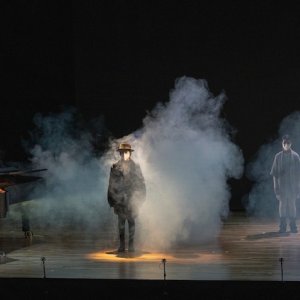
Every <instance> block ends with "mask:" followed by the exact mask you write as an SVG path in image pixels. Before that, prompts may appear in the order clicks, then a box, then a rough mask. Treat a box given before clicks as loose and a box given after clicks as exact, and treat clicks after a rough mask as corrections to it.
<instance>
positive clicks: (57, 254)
mask: <svg viewBox="0 0 300 300" xmlns="http://www.w3.org/2000/svg"><path fill="white" fill-rule="evenodd" d="M0 225H1V230H0V251H1V252H0V254H1V256H0V278H67V279H73V278H79V279H80V278H81V279H146V280H147V279H151V280H157V279H159V280H161V279H164V266H165V276H166V277H165V278H166V279H170V280H247V281H248V280H250V281H251V280H253V281H281V280H284V281H298V280H300V247H299V244H300V235H299V234H291V233H289V232H288V233H286V234H281V235H280V234H278V233H277V229H278V225H277V222H276V220H262V219H257V218H249V217H246V215H245V214H244V213H243V212H234V213H231V215H230V217H229V218H228V219H227V220H226V221H225V222H224V225H223V228H222V230H221V232H220V236H219V238H218V239H217V241H216V242H213V243H208V244H206V245H199V246H193V247H181V248H176V249H174V250H173V251H172V252H155V251H152V252H150V251H147V249H142V250H139V251H137V252H136V253H134V254H127V253H125V254H123V255H118V254H117V253H114V252H113V250H114V249H115V247H114V246H117V243H116V242H117V241H112V239H111V235H112V233H110V232H102V233H100V232H97V233H94V234H92V235H89V236H87V235H86V234H82V232H80V231H78V230H68V231H63V232H60V233H59V232H56V231H53V232H52V231H51V229H49V230H47V232H45V231H44V232H42V231H35V232H34V235H33V239H32V240H27V239H25V238H24V234H23V233H22V231H21V230H20V224H17V226H16V223H15V222H11V221H10V220H9V219H8V220H7V219H1V220H0ZM33 231H34V229H33ZM281 258H282V260H280V259H281ZM163 259H165V260H166V262H165V264H164V263H163Z"/></svg>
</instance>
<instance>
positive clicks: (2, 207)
mask: <svg viewBox="0 0 300 300" xmlns="http://www.w3.org/2000/svg"><path fill="white" fill-rule="evenodd" d="M46 170H47V169H34V170H18V169H14V168H0V188H1V192H0V218H5V217H6V214H7V212H8V209H9V206H10V205H12V204H15V203H19V202H24V201H29V200H32V197H31V196H32V192H33V190H34V188H35V187H36V185H37V184H40V183H42V181H43V177H42V176H32V175H30V174H32V173H38V172H42V171H46Z"/></svg>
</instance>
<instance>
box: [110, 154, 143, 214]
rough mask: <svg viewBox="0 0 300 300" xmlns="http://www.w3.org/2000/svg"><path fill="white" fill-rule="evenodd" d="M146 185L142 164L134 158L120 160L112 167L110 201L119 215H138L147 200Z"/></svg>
mask: <svg viewBox="0 0 300 300" xmlns="http://www.w3.org/2000/svg"><path fill="white" fill-rule="evenodd" d="M145 197H146V186H145V181H144V177H143V174H142V171H141V168H140V166H139V165H138V164H137V163H135V162H134V161H133V160H132V159H129V160H128V161H123V160H119V161H118V162H117V163H115V164H113V165H112V167H111V169H110V176H109V185H108V193H107V198H108V203H109V205H110V206H111V207H113V208H114V212H115V213H116V214H117V215H122V216H124V217H134V218H135V217H137V215H138V211H139V208H140V206H141V204H142V203H143V202H144V201H145Z"/></svg>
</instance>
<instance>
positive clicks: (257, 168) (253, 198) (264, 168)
mask: <svg viewBox="0 0 300 300" xmlns="http://www.w3.org/2000/svg"><path fill="white" fill-rule="evenodd" d="M285 134H289V135H290V136H291V138H292V141H293V145H292V149H294V150H295V151H296V152H298V153H299V149H300V112H293V113H292V114H290V115H288V116H286V117H285V118H284V119H283V120H282V122H281V124H280V126H279V130H278V134H277V136H276V137H275V138H274V139H273V140H270V141H269V142H268V143H266V144H264V145H262V146H261V147H260V148H259V149H258V152H257V154H256V156H255V157H254V159H253V160H252V161H251V162H250V163H249V164H248V165H247V168H246V176H247V177H248V178H249V179H250V180H252V181H253V186H252V189H251V191H250V193H249V195H246V196H245V198H244V206H245V208H246V210H247V212H248V214H249V215H254V216H260V217H271V218H273V217H276V216H278V201H277V199H276V197H275V194H274V190H273V179H272V177H271V176H270V171H271V167H272V163H273V160H274V156H275V154H276V153H278V152H279V151H281V150H282V146H281V141H282V136H283V135H285Z"/></svg>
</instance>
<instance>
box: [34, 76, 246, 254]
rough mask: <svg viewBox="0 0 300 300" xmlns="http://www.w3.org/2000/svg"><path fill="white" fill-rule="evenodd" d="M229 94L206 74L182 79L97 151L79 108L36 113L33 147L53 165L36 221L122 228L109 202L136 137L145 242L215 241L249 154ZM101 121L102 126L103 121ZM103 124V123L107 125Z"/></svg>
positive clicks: (151, 245) (41, 162)
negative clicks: (228, 105)
mask: <svg viewBox="0 0 300 300" xmlns="http://www.w3.org/2000/svg"><path fill="white" fill-rule="evenodd" d="M225 100H226V96H225V94H224V93H221V94H220V95H218V96H214V95H213V94H212V93H211V92H210V91H209V89H208V86H207V83H206V81H205V80H201V79H199V80H198V79H194V78H189V77H182V78H179V79H177V80H176V82H175V88H174V89H173V90H172V91H171V92H170V99H169V101H168V102H166V103H158V104H157V105H156V107H155V108H154V109H153V111H152V112H151V113H149V114H148V115H147V116H146V117H145V119H144V120H143V127H142V128H140V129H138V130H137V131H136V132H133V133H132V134H129V135H128V136H124V137H123V138H121V139H115V138H113V137H111V139H110V140H109V143H108V144H109V147H108V150H107V151H105V152H102V153H101V156H99V155H96V154H95V152H94V150H93V146H92V141H91V139H92V137H91V134H90V132H89V130H87V129H84V130H83V127H80V126H79V125H78V122H77V121H76V118H75V112H74V111H67V112H64V113H61V114H57V115H48V116H41V115H38V116H36V118H35V124H36V131H35V132H34V133H33V136H32V140H33V141H35V143H34V146H32V147H31V154H32V156H33V159H32V162H33V165H34V167H37V168H40V167H43V168H47V169H48V170H47V172H46V173H45V179H46V185H45V186H44V187H43V189H42V190H37V191H36V194H37V195H38V197H40V198H41V199H40V200H38V201H35V202H34V203H33V204H32V206H31V211H30V216H31V220H32V221H34V222H35V224H34V226H37V225H39V226H44V227H45V228H47V226H51V228H52V229H54V228H57V229H58V230H60V229H61V228H63V227H64V226H80V228H82V229H84V230H86V231H87V232H88V231H89V230H91V229H95V228H97V229H100V228H102V229H103V228H105V227H106V226H109V228H110V229H111V228H112V227H114V229H115V231H116V236H114V237H111V238H112V240H113V239H115V238H116V237H117V230H116V229H117V228H116V223H117V219H116V215H114V214H113V211H112V209H111V208H109V205H108V202H107V187H108V177H109V171H110V166H111V165H112V163H114V162H116V161H117V160H118V159H119V157H118V153H117V151H116V148H117V144H118V143H119V142H121V141H127V142H130V143H132V146H133V147H134V149H135V151H134V153H133V160H135V161H136V162H138V163H139V164H140V166H141V169H142V171H143V174H144V177H145V182H146V186H147V199H146V201H145V203H144V204H143V206H142V208H141V211H140V215H139V217H138V219H137V227H136V234H137V243H140V246H141V247H147V249H166V248H168V247H172V246H174V245H176V244H177V243H185V244H186V243H201V242H207V241H210V240H215V238H216V237H217V235H218V233H219V230H220V228H221V225H222V218H224V217H226V216H227V214H228V211H229V200H230V196H231V195H230V189H229V186H228V184H227V180H228V179H229V178H232V177H233V178H236V179H238V178H240V176H241V175H242V173H243V163H244V161H243V156H242V153H241V151H240V149H239V147H238V146H237V145H235V144H234V143H233V141H232V134H233V128H231V127H230V126H229V124H228V123H227V122H226V120H224V119H223V118H222V117H221V111H222V107H223V105H224V102H225ZM100 127H101V126H100ZM101 130H102V128H99V132H101Z"/></svg>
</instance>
